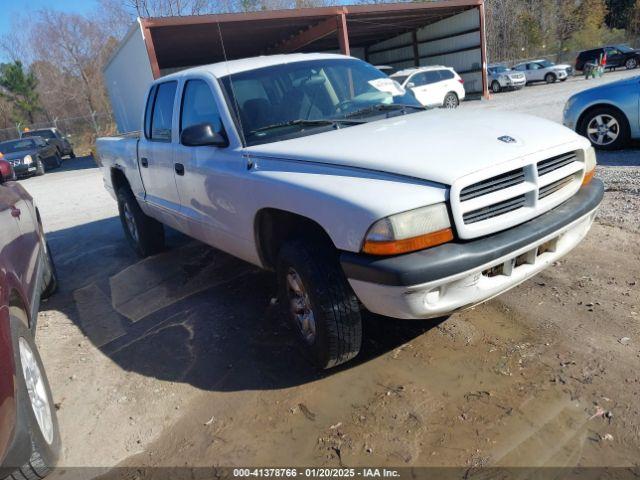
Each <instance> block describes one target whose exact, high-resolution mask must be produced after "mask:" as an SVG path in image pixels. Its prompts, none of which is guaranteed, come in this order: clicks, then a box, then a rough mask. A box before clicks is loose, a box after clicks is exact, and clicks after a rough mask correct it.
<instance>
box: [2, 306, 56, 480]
mask: <svg viewBox="0 0 640 480" xmlns="http://www.w3.org/2000/svg"><path fill="white" fill-rule="evenodd" d="M10 321H11V332H12V337H13V338H12V343H13V349H14V361H15V366H16V377H15V378H16V390H17V401H18V411H19V412H20V413H19V418H18V421H23V422H26V425H27V427H28V431H29V436H30V439H31V454H30V458H29V459H28V460H27V462H26V463H25V464H24V465H7V467H14V468H15V469H16V470H15V471H14V472H13V473H12V474H11V475H9V477H8V478H14V479H16V480H34V479H39V478H43V477H44V476H46V475H47V474H48V473H49V472H50V471H51V468H53V466H54V465H55V462H56V460H57V457H58V452H59V450H60V430H59V427H58V420H57V418H56V414H55V409H54V403H53V396H52V395H51V388H50V387H49V382H48V380H47V376H46V373H45V371H44V367H43V365H42V359H41V358H40V354H39V353H38V350H37V348H36V345H35V342H34V340H33V334H32V332H31V331H30V330H29V329H28V328H27V327H26V324H25V321H26V318H25V315H24V313H23V312H22V311H20V310H18V309H17V308H15V307H12V308H11V309H10Z"/></svg>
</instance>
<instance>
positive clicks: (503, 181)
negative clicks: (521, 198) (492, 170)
mask: <svg viewBox="0 0 640 480" xmlns="http://www.w3.org/2000/svg"><path fill="white" fill-rule="evenodd" d="M523 182H524V168H518V169H516V170H512V171H510V172H507V173H503V174H502V175H498V176H496V177H492V178H488V179H486V180H482V181H481V182H478V183H474V184H473V185H469V186H468V187H465V188H463V189H462V191H461V192H460V200H461V201H463V202H465V201H467V200H471V199H473V198H476V197H480V196H482V195H487V194H489V193H491V192H495V191H496V190H503V189H505V188H509V187H512V186H514V185H518V184H520V183H523Z"/></svg>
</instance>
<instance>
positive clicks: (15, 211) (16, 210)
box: [11, 207, 22, 218]
mask: <svg viewBox="0 0 640 480" xmlns="http://www.w3.org/2000/svg"><path fill="white" fill-rule="evenodd" d="M21 214H22V212H21V211H20V209H19V208H16V207H11V216H12V217H13V218H20V215H21Z"/></svg>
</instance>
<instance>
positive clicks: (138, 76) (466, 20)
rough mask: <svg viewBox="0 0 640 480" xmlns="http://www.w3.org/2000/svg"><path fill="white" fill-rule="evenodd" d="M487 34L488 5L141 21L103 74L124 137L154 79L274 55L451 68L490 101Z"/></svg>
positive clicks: (472, 1)
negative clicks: (339, 56) (325, 55)
mask: <svg viewBox="0 0 640 480" xmlns="http://www.w3.org/2000/svg"><path fill="white" fill-rule="evenodd" d="M484 28H485V15H484V0H442V1H429V2H415V3H384V4H373V5H351V6H335V7H321V8H302V9H295V10H274V11H259V12H246V13H227V14H211V15H198V16H185V17H161V18H141V19H138V23H137V24H136V25H135V26H134V27H133V28H132V29H131V30H130V32H129V34H128V35H127V36H126V37H125V39H124V40H123V41H122V43H121V45H120V47H119V48H118V49H117V51H116V52H115V53H114V55H113V56H112V58H111V59H110V61H109V62H108V63H107V65H106V67H105V69H104V73H105V79H106V84H107V88H108V90H109V94H110V97H111V101H112V105H113V107H114V114H115V116H116V120H117V123H118V126H119V129H120V130H126V129H128V128H130V125H133V124H137V123H138V122H139V113H137V112H140V111H141V110H140V108H141V106H140V105H138V104H137V103H139V102H140V101H141V100H138V101H137V102H136V100H135V99H141V98H143V96H144V93H143V92H144V90H146V85H148V81H150V80H151V79H153V78H158V77H160V76H162V75H164V74H167V73H171V72H175V71H177V70H180V69H183V68H187V67H192V66H197V65H203V64H207V63H214V62H219V61H223V60H224V59H225V58H227V59H229V60H231V59H236V58H245V57H252V56H256V55H267V54H273V53H289V52H328V51H335V52H342V53H344V54H347V55H352V56H354V57H358V58H362V59H364V60H367V61H369V62H370V63H373V64H377V65H382V64H384V65H392V66H394V67H397V68H405V67H411V66H421V65H446V66H450V67H453V68H455V69H456V70H457V71H458V73H459V74H460V75H461V76H462V77H463V78H464V80H465V88H466V90H467V92H469V93H482V94H483V95H485V96H487V97H488V86H487V73H486V44H485V33H484ZM221 39H222V40H223V41H221ZM145 52H146V55H145ZM145 57H146V58H145ZM142 84H144V88H143V87H142ZM131 102H134V103H136V105H135V108H136V109H137V110H136V113H135V115H133V114H132V113H131V107H132V104H131ZM120 110H122V112H120ZM125 117H126V118H125Z"/></svg>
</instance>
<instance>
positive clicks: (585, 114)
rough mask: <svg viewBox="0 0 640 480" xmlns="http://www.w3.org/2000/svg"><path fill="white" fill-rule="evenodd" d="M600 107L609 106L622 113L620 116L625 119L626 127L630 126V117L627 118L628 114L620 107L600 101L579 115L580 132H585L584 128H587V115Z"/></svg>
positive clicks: (577, 126) (577, 124) (577, 127)
mask: <svg viewBox="0 0 640 480" xmlns="http://www.w3.org/2000/svg"><path fill="white" fill-rule="evenodd" d="M599 108H609V109H611V110H615V111H616V112H617V113H619V114H620V116H621V117H622V119H623V121H624V122H625V125H624V126H625V128H629V119H628V118H627V116H626V115H625V113H624V112H623V111H622V110H620V109H619V108H618V107H616V106H615V105H611V104H610V103H598V104H596V105H591V106H590V107H589V108H587V109H586V110H585V111H584V112H582V113H581V114H580V117H578V122H577V123H576V130H577V131H578V132H579V133H582V132H583V129H584V128H586V125H584V122H585V120H586V117H587V115H588V114H589V113H591V112H593V111H594V110H597V109H599Z"/></svg>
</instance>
